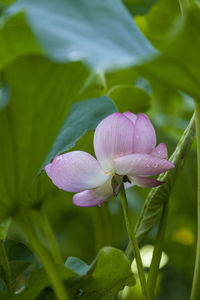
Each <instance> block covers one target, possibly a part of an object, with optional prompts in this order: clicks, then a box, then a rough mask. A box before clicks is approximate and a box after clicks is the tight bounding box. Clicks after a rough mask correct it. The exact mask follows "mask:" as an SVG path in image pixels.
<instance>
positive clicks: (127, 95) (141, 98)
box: [108, 85, 150, 113]
mask: <svg viewBox="0 0 200 300" xmlns="http://www.w3.org/2000/svg"><path fill="white" fill-rule="evenodd" d="M108 95H109V97H110V98H111V99H113V101H114V102H115V104H116V105H117V107H118V110H119V111H120V112H124V111H127V110H130V111H133V112H134V113H139V112H142V111H145V110H147V109H148V108H149V107H150V95H149V94H148V93H146V92H145V91H144V90H142V89H139V88H137V87H134V86H131V85H117V86H114V87H113V88H111V89H110V90H109V91H108Z"/></svg>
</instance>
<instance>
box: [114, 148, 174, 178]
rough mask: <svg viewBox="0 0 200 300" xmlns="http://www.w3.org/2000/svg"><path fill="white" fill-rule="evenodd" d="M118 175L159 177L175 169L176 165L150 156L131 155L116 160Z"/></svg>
mask: <svg viewBox="0 0 200 300" xmlns="http://www.w3.org/2000/svg"><path fill="white" fill-rule="evenodd" d="M114 164H115V168H116V173H117V174H119V175H132V176H138V175H144V176H151V175H157V174H160V173H162V172H165V171H167V170H170V169H172V168H174V164H173V163H171V162H170V161H168V160H167V159H162V158H159V157H156V156H153V155H149V154H139V153H138V154H137V153H135V154H129V155H126V156H123V157H119V158H116V159H115V160H114Z"/></svg>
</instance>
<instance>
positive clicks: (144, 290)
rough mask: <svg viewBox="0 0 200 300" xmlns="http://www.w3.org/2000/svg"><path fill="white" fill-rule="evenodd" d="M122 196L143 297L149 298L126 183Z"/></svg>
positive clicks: (121, 192)
mask: <svg viewBox="0 0 200 300" xmlns="http://www.w3.org/2000/svg"><path fill="white" fill-rule="evenodd" d="M120 196H121V200H122V208H123V213H124V219H125V223H126V230H127V233H128V237H129V240H130V243H131V245H132V250H133V253H134V256H135V260H136V264H137V269H138V275H139V279H140V284H141V288H142V293H143V299H144V300H148V299H149V297H148V292H147V284H146V278H145V272H144V268H143V264H142V259H141V256H140V250H139V247H138V244H137V241H136V238H135V236H134V234H133V230H132V228H131V222H130V219H129V212H128V202H127V198H126V193H125V189H124V185H122V187H121V191H120Z"/></svg>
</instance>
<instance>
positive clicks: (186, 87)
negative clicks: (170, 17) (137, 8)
mask: <svg viewBox="0 0 200 300" xmlns="http://www.w3.org/2000/svg"><path fill="white" fill-rule="evenodd" d="M199 30H200V7H199V6H198V5H197V4H194V3H193V4H192V5H191V7H190V9H189V10H188V13H187V15H186V17H185V18H183V17H182V18H180V19H179V20H178V21H177V22H176V23H175V25H174V26H173V37H171V38H170V44H169V46H167V47H165V50H164V51H163V54H162V55H160V56H159V57H157V58H155V59H154V60H152V61H151V62H149V63H146V64H144V65H143V66H141V67H140V68H139V70H140V71H141V72H142V74H143V75H144V76H146V77H148V78H150V79H151V80H152V79H153V80H154V81H155V80H158V81H161V82H164V83H165V84H168V85H171V86H172V87H173V88H175V89H180V90H182V91H183V92H185V93H187V94H190V95H191V96H193V97H195V98H199V97H200V60H199V53H200V40H199ZM183 49H184V51H183Z"/></svg>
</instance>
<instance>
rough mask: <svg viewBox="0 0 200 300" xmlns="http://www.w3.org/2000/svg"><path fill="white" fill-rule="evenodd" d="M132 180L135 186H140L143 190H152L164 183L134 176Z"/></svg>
mask: <svg viewBox="0 0 200 300" xmlns="http://www.w3.org/2000/svg"><path fill="white" fill-rule="evenodd" d="M133 180H134V182H135V184H136V185H138V186H141V187H143V188H153V187H156V186H159V185H161V184H163V183H164V181H159V180H156V179H154V178H149V177H142V176H134V177H133Z"/></svg>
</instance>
